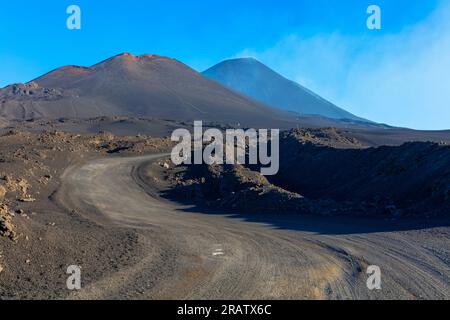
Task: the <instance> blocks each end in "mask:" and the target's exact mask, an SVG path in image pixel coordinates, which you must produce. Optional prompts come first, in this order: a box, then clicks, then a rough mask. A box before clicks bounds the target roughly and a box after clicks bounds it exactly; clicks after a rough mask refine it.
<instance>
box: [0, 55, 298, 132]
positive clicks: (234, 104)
mask: <svg viewBox="0 0 450 320" xmlns="http://www.w3.org/2000/svg"><path fill="white" fill-rule="evenodd" d="M96 116H137V117H141V116H143V117H152V118H158V119H171V120H184V121H188V120H194V119H195V120H204V121H218V120H219V119H220V121H221V122H222V123H233V124H236V123H240V124H242V125H252V126H267V125H274V124H279V125H280V126H282V124H283V123H285V122H288V121H290V119H289V118H291V117H292V116H291V115H289V114H288V113H284V112H282V111H279V110H276V109H273V108H271V107H268V106H266V105H264V104H262V103H258V102H255V101H252V100H251V99H249V98H247V97H244V96H242V95H240V94H238V93H235V92H233V91H231V90H228V89H226V88H224V87H222V86H221V85H220V84H218V83H216V82H214V81H211V80H209V79H207V78H206V77H204V76H202V75H201V74H199V73H197V72H196V71H194V70H193V69H191V68H189V67H188V66H186V65H184V64H182V63H180V62H178V61H176V60H173V59H169V58H166V57H161V56H156V55H142V56H135V55H132V54H128V53H125V54H121V55H118V56H115V57H112V58H110V59H107V60H105V61H103V62H101V63H99V64H96V65H94V66H92V67H78V66H66V67H62V68H59V69H56V70H54V71H51V72H50V73H48V74H45V75H43V76H41V77H39V78H37V79H35V80H34V81H32V82H29V83H27V84H15V85H11V86H8V87H6V88H3V89H1V90H0V117H3V118H5V119H9V120H12V119H22V120H25V119H36V118H51V119H56V118H60V117H66V118H91V117H96Z"/></svg>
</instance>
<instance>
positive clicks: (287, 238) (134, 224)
mask: <svg viewBox="0 0 450 320" xmlns="http://www.w3.org/2000/svg"><path fill="white" fill-rule="evenodd" d="M158 157H161V155H154V156H145V157H134V158H114V159H102V160H96V161H92V162H90V163H88V164H86V165H84V166H82V167H72V168H70V169H69V170H68V171H67V172H66V173H65V174H64V176H63V185H62V187H61V190H60V194H61V199H63V203H64V205H65V206H66V207H68V208H69V209H76V210H77V212H80V214H83V215H84V216H86V217H88V218H89V219H92V220H93V221H99V223H102V224H111V225H114V226H116V227H117V226H120V227H121V228H135V229H139V230H142V231H145V232H147V233H148V234H151V235H152V236H151V241H150V240H149V241H148V254H146V255H145V256H143V257H142V258H141V259H140V260H139V263H136V264H134V265H133V266H131V267H129V268H126V269H121V270H117V272H115V273H112V274H107V275H105V276H104V278H103V279H101V280H99V281H96V282H93V283H90V284H88V285H87V286H86V287H84V288H83V289H82V290H81V291H80V292H78V293H77V294H76V295H74V296H73V297H74V298H124V297H132V298H135V297H136V298H142V299H146V298H152V299H160V298H164V299H165V298H169V299H177V298H180V299H222V298H230V299H266V298H268V299H270V298H274V299H278V298H286V299H394V298H404V299H417V298H435V299H449V298H450V228H449V227H448V226H449V225H450V224H449V223H446V222H433V225H431V223H430V222H427V224H428V225H425V224H424V222H408V223H407V224H406V222H401V221H400V222H399V221H387V220H383V221H379V220H377V221H375V220H373V221H371V220H361V221H359V220H355V219H343V218H340V219H338V218H325V217H322V218H314V217H303V216H296V217H293V216H285V217H283V216H280V217H274V216H245V215H234V216H230V215H217V214H215V215H213V214H207V213H200V212H195V209H192V208H186V207H182V206H179V205H177V204H175V203H170V202H168V201H166V200H164V199H161V198H159V197H158V196H157V195H156V194H155V193H153V192H152V188H151V186H148V185H145V184H144V183H143V180H142V179H141V178H140V176H139V170H138V168H139V167H140V166H142V165H143V164H145V163H146V162H148V161H151V160H152V159H156V158H158ZM105 218H106V219H105ZM417 225H419V226H420V228H418V227H417ZM368 265H377V266H379V267H380V268H381V272H382V289H381V290H374V291H370V290H368V289H367V286H366V280H367V277H368V276H367V274H366V268H367V266H368ZM136 292H137V293H136Z"/></svg>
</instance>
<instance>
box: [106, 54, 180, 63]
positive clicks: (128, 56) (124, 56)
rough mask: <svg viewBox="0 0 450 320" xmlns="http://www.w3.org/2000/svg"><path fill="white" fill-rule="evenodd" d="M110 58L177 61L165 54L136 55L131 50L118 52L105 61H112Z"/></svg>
mask: <svg viewBox="0 0 450 320" xmlns="http://www.w3.org/2000/svg"><path fill="white" fill-rule="evenodd" d="M110 60H120V61H129V62H149V61H153V60H166V61H172V62H173V61H176V60H175V59H172V58H168V57H164V56H159V55H156V54H142V55H134V54H132V53H129V52H124V53H121V54H118V55H116V56H114V57H112V58H110V59H107V60H105V61H104V62H106V61H110ZM100 64H101V63H100Z"/></svg>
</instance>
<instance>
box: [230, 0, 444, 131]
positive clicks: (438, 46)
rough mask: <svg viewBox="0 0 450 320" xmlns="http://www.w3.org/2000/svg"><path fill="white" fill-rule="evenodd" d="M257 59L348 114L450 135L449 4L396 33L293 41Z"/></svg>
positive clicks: (296, 38)
mask: <svg viewBox="0 0 450 320" xmlns="http://www.w3.org/2000/svg"><path fill="white" fill-rule="evenodd" d="M237 56H241V57H242V56H252V57H255V58H257V59H258V60H260V61H262V62H263V63H265V64H267V65H269V66H270V67H272V68H274V69H275V70H277V71H278V72H280V73H282V74H284V75H285V76H287V77H288V78H290V79H292V80H294V81H297V82H299V83H301V84H303V85H305V86H306V87H308V88H310V89H311V90H313V91H315V92H317V93H318V94H320V95H322V96H324V97H325V98H327V99H329V100H331V101H332V102H334V103H336V104H337V105H339V106H341V107H343V108H345V109H347V110H348V111H350V112H352V113H354V114H356V115H359V116H362V117H365V118H368V119H371V120H374V121H378V122H384V123H389V124H392V125H397V126H406V127H412V128H418V129H449V128H450V4H449V3H448V1H443V2H442V3H441V4H440V6H439V7H438V8H437V9H436V11H435V12H433V13H432V14H431V15H430V16H429V17H428V18H427V19H425V20H424V21H422V22H420V23H417V24H416V25H412V26H408V27H405V28H404V29H403V30H401V31H400V32H398V33H395V34H385V33H381V34H380V33H376V34H373V35H372V34H371V33H368V34H366V35H364V36H358V37H357V36H349V35H343V34H340V33H333V34H318V35H316V36H314V37H308V38H302V37H301V36H298V35H290V36H288V37H286V38H285V39H282V40H281V41H280V42H279V43H278V44H276V45H275V46H274V47H272V48H269V49H267V50H265V51H262V52H254V51H252V50H248V49H247V50H244V51H243V52H241V53H239V54H238V55H237Z"/></svg>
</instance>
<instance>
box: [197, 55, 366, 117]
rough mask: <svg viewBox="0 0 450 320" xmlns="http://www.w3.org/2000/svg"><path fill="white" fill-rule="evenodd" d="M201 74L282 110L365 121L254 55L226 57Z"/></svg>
mask: <svg viewBox="0 0 450 320" xmlns="http://www.w3.org/2000/svg"><path fill="white" fill-rule="evenodd" d="M203 74H204V75H205V76H206V77H208V78H210V79H212V80H215V81H217V82H219V83H221V84H223V85H224V86H226V87H228V88H230V89H233V90H236V91H237V92H240V93H243V94H245V95H247V96H249V97H252V98H254V99H256V100H258V101H262V102H264V103H266V104H268V105H271V106H274V107H278V108H280V109H283V110H289V111H294V112H298V113H300V114H307V115H319V116H322V117H326V118H331V119H348V120H353V121H363V122H368V121H367V120H365V119H362V118H359V117H357V116H355V115H353V114H351V113H350V112H347V111H345V110H343V109H341V108H339V107H337V106H335V105H334V104H332V103H331V102H329V101H327V100H325V99H324V98H322V97H320V96H318V95H317V94H315V93H313V92H312V91H310V90H308V89H306V88H305V87H303V86H301V85H299V84H298V83H295V82H293V81H291V80H288V79H286V78H284V77H283V76H281V75H280V74H278V73H276V72H275V71H273V70H272V69H270V68H269V67H267V66H266V65H264V64H262V63H261V62H259V61H257V60H255V59H253V58H241V59H232V60H226V61H223V62H221V63H219V64H217V65H215V66H213V67H211V68H210V69H208V70H206V71H204V72H203Z"/></svg>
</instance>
